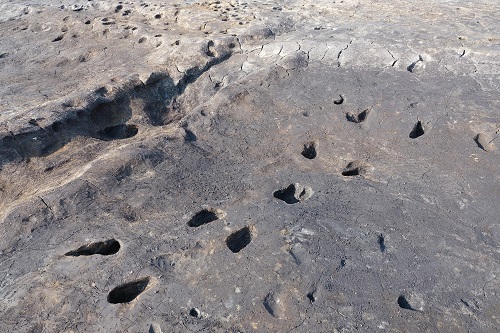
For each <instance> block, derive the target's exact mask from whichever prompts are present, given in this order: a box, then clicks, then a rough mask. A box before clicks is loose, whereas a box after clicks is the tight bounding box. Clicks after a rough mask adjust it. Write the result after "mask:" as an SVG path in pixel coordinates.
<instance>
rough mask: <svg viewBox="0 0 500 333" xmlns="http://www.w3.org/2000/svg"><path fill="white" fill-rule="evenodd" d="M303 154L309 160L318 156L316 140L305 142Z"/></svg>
mask: <svg viewBox="0 0 500 333" xmlns="http://www.w3.org/2000/svg"><path fill="white" fill-rule="evenodd" d="M302 156H304V157H305V158H307V159H309V160H312V159H315V158H316V156H317V152H316V142H314V141H312V142H307V143H304V149H302Z"/></svg>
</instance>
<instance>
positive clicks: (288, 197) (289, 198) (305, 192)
mask: <svg viewBox="0 0 500 333" xmlns="http://www.w3.org/2000/svg"><path fill="white" fill-rule="evenodd" d="M313 193H314V192H313V190H312V189H311V188H310V187H307V186H302V185H300V184H299V183H295V184H290V185H289V186H288V187H287V188H284V189H281V190H277V191H275V192H274V193H273V195H274V197H275V198H276V199H280V200H282V201H284V202H286V203H287V204H289V205H293V204H296V203H298V202H300V201H304V200H307V199H309V198H310V197H311V196H312V195H313Z"/></svg>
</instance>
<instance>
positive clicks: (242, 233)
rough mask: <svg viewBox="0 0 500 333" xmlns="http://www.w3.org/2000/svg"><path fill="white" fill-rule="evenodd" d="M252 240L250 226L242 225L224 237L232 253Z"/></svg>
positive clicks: (238, 250)
mask: <svg viewBox="0 0 500 333" xmlns="http://www.w3.org/2000/svg"><path fill="white" fill-rule="evenodd" d="M251 241H252V231H251V230H250V227H244V228H243V229H240V230H238V231H236V232H234V233H232V234H231V235H229V236H228V237H227V238H226V245H227V247H228V248H229V250H231V252H233V253H238V252H240V251H241V250H243V249H244V248H245V247H246V246H247V245H248V244H250V242H251Z"/></svg>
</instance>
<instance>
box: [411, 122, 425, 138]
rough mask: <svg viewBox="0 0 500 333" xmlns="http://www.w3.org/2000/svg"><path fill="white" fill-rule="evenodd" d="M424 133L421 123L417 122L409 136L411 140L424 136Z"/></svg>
mask: <svg viewBox="0 0 500 333" xmlns="http://www.w3.org/2000/svg"><path fill="white" fill-rule="evenodd" d="M424 133H425V131H424V127H423V126H422V122H421V121H420V120H419V121H417V123H416V124H415V126H413V130H412V131H411V132H410V135H409V136H410V138H411V139H416V138H418V137H419V136H422V135H424Z"/></svg>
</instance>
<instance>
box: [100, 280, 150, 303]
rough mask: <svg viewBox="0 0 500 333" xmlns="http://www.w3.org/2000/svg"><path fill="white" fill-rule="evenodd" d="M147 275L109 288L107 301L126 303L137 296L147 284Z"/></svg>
mask: <svg viewBox="0 0 500 333" xmlns="http://www.w3.org/2000/svg"><path fill="white" fill-rule="evenodd" d="M149 280H150V279H149V277H144V278H142V279H139V280H136V281H132V282H128V283H125V284H122V285H119V286H118V287H116V288H114V289H113V290H111V291H110V292H109V294H108V302H109V303H111V304H119V303H128V302H131V301H133V300H134V299H135V298H136V297H137V296H139V295H140V294H141V293H142V292H143V291H144V290H146V287H147V286H148V284H149Z"/></svg>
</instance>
